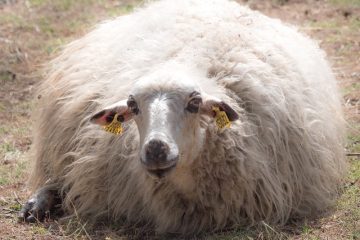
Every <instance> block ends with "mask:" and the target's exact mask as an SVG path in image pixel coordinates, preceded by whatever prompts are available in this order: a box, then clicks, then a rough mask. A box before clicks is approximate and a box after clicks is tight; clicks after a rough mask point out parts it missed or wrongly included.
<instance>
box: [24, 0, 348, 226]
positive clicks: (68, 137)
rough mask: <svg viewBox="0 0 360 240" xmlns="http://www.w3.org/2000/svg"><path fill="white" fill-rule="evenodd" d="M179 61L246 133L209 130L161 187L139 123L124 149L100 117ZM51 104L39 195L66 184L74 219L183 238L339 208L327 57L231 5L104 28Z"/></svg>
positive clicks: (38, 140) (166, 5) (220, 2)
mask: <svg viewBox="0 0 360 240" xmlns="http://www.w3.org/2000/svg"><path fill="white" fill-rule="evenodd" d="M170 61H171V62H176V63H177V64H180V65H182V66H185V67H186V68H189V69H196V72H197V73H196V74H201V75H203V76H204V78H205V80H204V81H201V82H199V83H198V84H199V85H200V86H201V87H202V89H205V91H206V92H208V93H210V94H212V95H214V96H217V97H218V98H220V99H226V100H227V101H228V102H229V103H230V104H231V106H232V107H233V108H234V109H235V110H236V111H237V112H238V113H239V115H240V120H239V121H236V122H234V123H233V124H232V126H231V128H230V129H226V130H225V131H223V132H218V131H217V129H216V126H215V125H214V123H213V121H211V120H209V119H206V118H204V119H202V123H201V128H202V130H203V131H205V132H206V140H205V142H204V143H203V145H202V146H201V148H202V149H201V150H200V154H199V155H198V156H196V158H195V159H194V160H193V161H192V163H191V164H189V165H185V166H179V167H177V168H176V169H175V170H174V171H175V172H174V174H172V175H170V176H169V177H168V178H165V179H161V180H154V179H153V178H151V177H149V176H148V175H147V174H146V172H145V171H144V169H143V168H142V167H141V163H140V161H139V153H138V152H139V136H138V131H137V129H136V125H135V124H134V123H133V122H129V123H128V124H126V126H125V131H124V133H123V135H122V136H120V137H118V136H114V135H111V134H108V133H106V132H104V131H102V130H101V129H100V128H99V127H98V126H95V125H92V124H90V123H89V118H90V116H91V114H93V113H94V112H96V111H97V110H99V109H101V108H103V107H104V106H107V105H109V104H112V103H114V102H116V101H118V100H119V99H123V98H126V97H127V96H128V94H129V89H130V87H131V86H132V85H133V84H134V82H136V81H137V79H139V78H140V77H142V76H145V75H147V74H150V73H152V72H153V69H155V68H158V67H159V66H162V65H163V64H166V63H167V62H170ZM194 72H195V70H194ZM155 84H156V83H154V85H155ZM40 94H41V96H42V98H41V99H40V100H39V101H40V102H39V104H38V112H37V113H36V114H35V119H36V121H35V128H34V143H33V147H32V153H33V158H34V160H35V162H34V169H33V173H32V176H31V179H30V180H31V186H32V187H33V189H34V190H36V189H38V188H40V187H42V186H43V185H45V184H47V183H48V182H58V183H59V185H60V186H61V189H62V191H63V192H64V193H65V199H64V203H63V206H64V208H65V209H66V210H67V211H68V213H69V214H71V213H72V212H73V211H74V208H76V212H77V214H79V216H80V217H82V218H84V219H87V220H93V221H96V220H98V219H104V218H107V219H109V220H111V221H117V220H118V219H120V218H123V217H125V218H126V219H127V220H128V221H130V222H140V221H142V222H149V223H150V224H151V225H153V226H154V227H155V228H156V230H157V231H158V232H180V233H194V232H201V231H206V230H213V229H221V228H224V227H229V226H238V225H248V224H253V223H256V222H257V221H260V220H264V221H266V222H268V223H271V224H284V223H286V222H287V221H288V219H289V218H298V217H305V216H309V215H313V214H316V213H317V212H319V211H321V210H324V209H325V208H326V207H327V206H329V205H330V204H331V202H332V201H333V200H334V197H335V196H336V190H337V186H338V184H339V183H340V181H341V178H342V176H343V173H344V170H345V160H344V154H343V136H344V134H343V125H344V123H343V118H342V110H341V103H340V97H339V94H338V89H337V86H336V82H335V78H334V75H333V74H332V72H331V69H330V67H329V66H328V63H327V62H326V60H325V54H324V53H323V52H322V51H321V50H319V47H318V46H317V44H316V43H314V42H313V41H311V40H310V39H309V38H308V37H306V36H304V35H302V34H300V33H299V32H298V31H297V30H296V29H294V28H293V27H290V26H286V25H284V24H283V23H281V22H280V21H279V20H274V19H271V18H268V17H266V16H263V15H262V14H260V13H258V12H255V11H252V10H250V9H248V8H247V7H243V6H240V5H238V4H236V3H234V2H230V1H226V0H209V1H205V0H184V1H176V4H175V3H174V1H172V0H162V1H159V2H155V3H152V4H149V5H148V6H147V7H145V8H143V9H139V10H137V11H135V12H134V13H133V14H131V15H128V16H122V17H119V18H116V19H114V20H111V21H108V22H105V23H102V24H100V25H99V26H98V27H97V28H96V29H94V30H93V31H92V32H90V33H89V34H87V35H86V36H84V37H83V38H81V39H79V40H77V41H74V42H72V43H71V44H69V45H68V46H67V47H66V48H65V49H64V51H63V52H62V54H61V55H60V56H59V57H57V58H56V59H55V60H53V61H52V62H51V64H50V67H49V69H48V72H47V75H46V80H45V81H44V82H43V84H42V87H41V91H40ZM188 141H192V139H188ZM194 146H195V147H198V144H194ZM189 151H190V150H189Z"/></svg>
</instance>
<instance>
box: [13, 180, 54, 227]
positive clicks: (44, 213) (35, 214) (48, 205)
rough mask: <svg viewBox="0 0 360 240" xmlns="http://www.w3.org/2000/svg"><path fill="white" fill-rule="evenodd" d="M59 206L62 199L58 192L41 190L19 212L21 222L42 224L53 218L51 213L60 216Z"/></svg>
mask: <svg viewBox="0 0 360 240" xmlns="http://www.w3.org/2000/svg"><path fill="white" fill-rule="evenodd" d="M59 205H61V199H60V196H59V194H58V192H57V190H54V189H49V187H44V188H41V189H40V190H38V191H37V192H36V193H35V194H34V195H33V196H32V197H31V198H30V199H29V200H28V201H27V202H26V203H25V204H24V206H23V207H22V209H21V211H20V212H19V216H18V218H19V221H25V222H28V223H34V222H42V221H44V220H45V219H49V218H50V217H53V216H50V213H51V214H55V213H57V214H59V209H60V207H59ZM60 211H61V210H60ZM57 214H56V215H57Z"/></svg>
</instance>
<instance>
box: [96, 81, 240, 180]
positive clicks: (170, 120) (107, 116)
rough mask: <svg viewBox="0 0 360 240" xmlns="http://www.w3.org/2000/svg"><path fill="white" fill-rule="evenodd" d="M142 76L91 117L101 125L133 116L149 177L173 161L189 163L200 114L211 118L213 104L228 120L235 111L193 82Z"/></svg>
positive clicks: (199, 139)
mask: <svg viewBox="0 0 360 240" xmlns="http://www.w3.org/2000/svg"><path fill="white" fill-rule="evenodd" d="M180 80H181V81H179V80H177V81H173V80H171V79H169V78H166V80H164V79H163V80H158V79H153V80H151V79H146V80H144V81H139V82H138V83H137V84H135V86H134V87H133V90H132V91H131V93H130V94H129V96H128V98H127V99H125V100H122V101H119V102H117V103H115V104H113V105H111V106H109V107H106V108H105V109H103V110H101V111H100V112H98V113H96V114H95V115H93V116H92V118H91V121H92V122H93V123H96V124H99V125H102V126H105V125H107V124H109V123H111V122H112V121H113V118H114V116H115V115H116V114H117V115H118V121H120V122H126V121H129V120H130V119H133V120H134V121H135V122H136V124H137V127H138V131H139V135H140V153H139V156H140V161H141V163H142V165H143V166H144V167H145V169H146V170H147V171H148V172H149V173H150V174H151V175H153V176H156V177H159V178H160V177H163V176H165V175H166V174H167V173H169V172H170V170H172V169H174V168H175V167H176V165H177V164H180V163H182V164H186V163H189V162H191V161H192V160H193V159H195V157H196V156H197V155H198V153H199V151H200V150H201V148H202V144H203V141H204V138H205V131H204V129H201V127H200V122H201V117H202V116H204V115H207V116H209V117H210V118H214V117H215V112H214V110H213V107H218V108H219V109H220V110H222V111H224V112H226V114H227V116H228V118H229V120H230V121H234V120H236V119H237V118H238V114H237V113H236V112H235V111H234V110H233V109H232V108H231V107H230V106H229V105H228V104H227V103H225V102H223V101H221V100H220V99H218V98H215V97H212V96H210V95H208V94H206V93H204V92H203V91H202V90H201V89H200V88H199V87H198V86H197V85H196V84H194V82H192V81H187V80H183V79H180Z"/></svg>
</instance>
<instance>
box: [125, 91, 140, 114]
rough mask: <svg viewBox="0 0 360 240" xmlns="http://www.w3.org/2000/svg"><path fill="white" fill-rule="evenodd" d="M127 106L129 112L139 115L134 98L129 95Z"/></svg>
mask: <svg viewBox="0 0 360 240" xmlns="http://www.w3.org/2000/svg"><path fill="white" fill-rule="evenodd" d="M127 105H128V107H129V108H130V111H131V112H133V113H135V114H138V113H139V107H138V105H137V103H136V101H135V99H134V96H132V95H130V96H129V98H128V100H127Z"/></svg>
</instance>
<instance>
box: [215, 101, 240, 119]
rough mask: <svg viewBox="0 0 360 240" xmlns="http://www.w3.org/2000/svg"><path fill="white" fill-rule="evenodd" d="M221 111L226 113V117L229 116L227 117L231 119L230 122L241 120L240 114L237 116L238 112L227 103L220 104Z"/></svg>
mask: <svg viewBox="0 0 360 240" xmlns="http://www.w3.org/2000/svg"><path fill="white" fill-rule="evenodd" d="M219 109H220V110H221V111H224V112H226V115H227V117H228V118H229V120H230V121H235V120H237V119H239V114H237V112H235V110H234V109H232V108H231V107H230V106H229V105H228V104H226V103H225V102H220V104H219Z"/></svg>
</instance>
